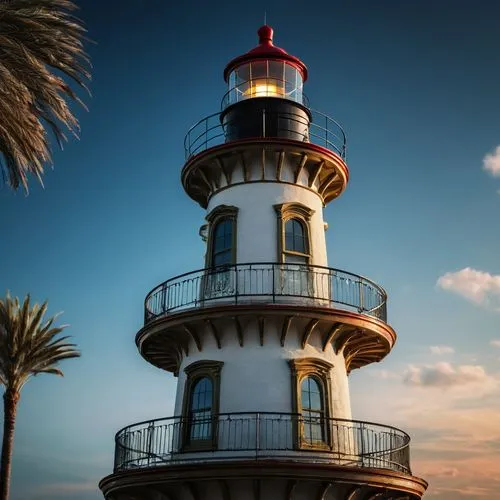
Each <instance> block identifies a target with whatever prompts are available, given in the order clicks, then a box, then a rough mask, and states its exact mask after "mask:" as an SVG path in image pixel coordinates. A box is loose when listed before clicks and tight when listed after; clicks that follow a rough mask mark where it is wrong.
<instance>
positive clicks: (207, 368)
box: [181, 360, 224, 450]
mask: <svg viewBox="0 0 500 500" xmlns="http://www.w3.org/2000/svg"><path fill="white" fill-rule="evenodd" d="M223 364H224V363H223V362H222V361H212V360H202V361H195V362H194V363H191V364H190V365H189V366H187V367H186V368H184V372H185V373H186V376H187V378H186V382H185V385H184V399H183V403H182V422H181V426H182V446H183V448H184V449H186V450H195V449H204V450H205V449H213V448H214V447H215V446H216V443H217V436H216V433H217V418H218V413H219V395H220V373H221V369H222V365H223Z"/></svg>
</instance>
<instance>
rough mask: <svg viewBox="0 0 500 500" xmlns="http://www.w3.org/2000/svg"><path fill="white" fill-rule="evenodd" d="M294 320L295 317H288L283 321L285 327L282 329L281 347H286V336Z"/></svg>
mask: <svg viewBox="0 0 500 500" xmlns="http://www.w3.org/2000/svg"><path fill="white" fill-rule="evenodd" d="M292 318H293V316H286V317H285V318H284V319H283V326H282V328H281V339H280V344H281V347H285V340H286V335H287V333H288V329H289V328H290V323H291V321H292Z"/></svg>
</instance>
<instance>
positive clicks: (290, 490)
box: [286, 480, 298, 500]
mask: <svg viewBox="0 0 500 500" xmlns="http://www.w3.org/2000/svg"><path fill="white" fill-rule="evenodd" d="M297 484H298V481H295V480H290V481H288V484H287V487H286V500H292V497H293V492H294V491H295V488H296V487H297Z"/></svg>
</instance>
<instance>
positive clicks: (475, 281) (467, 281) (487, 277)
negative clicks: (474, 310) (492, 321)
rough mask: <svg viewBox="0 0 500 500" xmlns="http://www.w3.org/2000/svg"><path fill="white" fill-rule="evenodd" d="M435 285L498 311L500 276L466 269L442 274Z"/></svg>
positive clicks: (499, 304) (499, 305)
mask: <svg viewBox="0 0 500 500" xmlns="http://www.w3.org/2000/svg"><path fill="white" fill-rule="evenodd" d="M436 284H437V286H438V287H440V288H442V289H443V290H447V291H449V292H453V293H455V294H457V295H460V296H461V297H463V298H465V299H467V300H469V301H470V302H473V303H474V304H477V305H481V306H484V307H490V308H493V309H496V310H498V311H500V275H495V274H490V273H487V272H485V271H478V270H476V269H472V268H471V267H466V268H464V269H461V270H460V271H457V272H450V273H446V274H444V275H443V276H441V277H440V278H439V279H438V280H437V283H436Z"/></svg>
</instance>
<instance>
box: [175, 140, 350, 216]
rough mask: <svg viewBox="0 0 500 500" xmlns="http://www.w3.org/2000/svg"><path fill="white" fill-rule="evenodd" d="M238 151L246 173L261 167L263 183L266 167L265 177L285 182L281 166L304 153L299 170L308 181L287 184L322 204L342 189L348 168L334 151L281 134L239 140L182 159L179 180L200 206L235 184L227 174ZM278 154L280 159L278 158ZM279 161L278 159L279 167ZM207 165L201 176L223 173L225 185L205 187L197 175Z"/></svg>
mask: <svg viewBox="0 0 500 500" xmlns="http://www.w3.org/2000/svg"><path fill="white" fill-rule="evenodd" d="M241 153H243V154H245V156H246V158H247V165H245V166H243V169H244V171H245V170H246V172H247V174H249V168H248V165H249V164H251V165H256V166H257V168H258V169H260V170H261V172H259V174H260V175H258V178H260V181H264V182H266V181H268V180H270V179H265V176H266V172H265V170H266V169H272V170H273V171H272V173H271V172H267V175H268V177H271V176H272V178H273V182H286V181H283V179H282V172H283V170H282V169H283V165H284V164H290V165H291V164H292V162H293V161H294V158H295V157H296V156H297V155H300V156H301V157H302V155H307V160H306V161H305V164H304V166H303V170H307V171H308V172H310V174H309V179H308V182H307V183H306V184H297V183H293V182H289V183H290V184H294V185H298V186H300V187H303V188H304V189H309V190H311V191H313V192H314V193H315V194H317V195H318V196H320V198H321V199H322V202H323V203H324V204H326V203H328V202H330V201H331V200H332V199H334V198H336V197H337V196H339V195H340V194H341V193H342V192H343V191H344V189H345V187H346V185H347V181H348V178H349V171H348V168H347V165H346V163H345V161H344V160H343V159H342V158H341V157H340V156H339V155H338V154H337V153H335V152H334V151H332V150H329V149H327V148H324V147H322V146H319V145H316V144H314V143H311V142H302V141H295V140H288V139H285V138H281V137H280V138H265V139H262V138H255V139H251V140H249V139H242V140H237V141H231V142H230V143H224V144H220V145H218V146H214V147H211V148H208V149H207V150H205V151H202V152H200V153H198V154H195V155H194V156H192V157H190V158H189V159H188V160H187V161H186V163H185V164H184V167H183V169H182V173H181V180H182V184H183V187H184V189H185V190H186V192H187V193H188V195H189V196H191V198H193V199H194V200H196V201H197V202H198V203H199V204H200V205H201V206H202V207H203V208H206V207H207V205H208V202H209V200H210V198H211V197H212V196H213V195H214V194H215V193H218V192H220V190H222V189H226V188H227V187H231V186H234V185H237V184H238V183H239V181H236V182H233V179H231V177H234V175H233V173H234V172H233V170H234V169H235V168H237V161H238V156H239V155H240V154H241ZM275 153H277V154H275ZM281 153H283V154H281ZM271 155H272V156H273V157H275V159H274V161H273V162H270V161H269V159H270V158H269V157H270V156H271ZM266 156H267V161H266ZM280 157H282V158H283V160H280ZM219 159H220V160H221V161H220V162H219ZM280 161H282V164H281V168H280ZM319 164H322V166H321V168H319ZM207 166H208V167H210V170H209V171H205V175H206V177H208V179H209V182H210V181H214V179H218V178H220V180H221V181H222V177H223V176H226V177H228V178H226V181H229V182H227V185H226V186H222V187H217V186H212V188H209V187H208V186H207V185H206V183H205V182H204V181H203V179H202V177H201V175H200V171H201V169H204V168H205V169H206V168H207ZM223 168H224V169H225V170H226V172H225V173H224V172H223V170H222V169H223ZM229 170H231V172H230V173H229ZM330 173H335V175H336V176H337V179H338V181H337V182H333V180H332V182H330V180H331V179H329V174H330ZM296 174H297V171H296V172H295V173H294V177H295V175H296ZM299 176H300V174H299ZM327 179H328V185H326V181H327ZM248 181H249V175H247V176H245V174H244V175H243V182H248ZM255 182H259V181H258V179H255ZM221 183H222V182H220V183H219V184H221ZM212 184H215V182H212ZM312 187H315V189H312ZM320 193H321V194H320Z"/></svg>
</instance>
